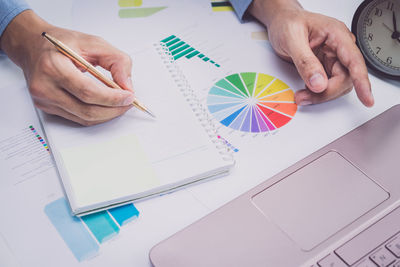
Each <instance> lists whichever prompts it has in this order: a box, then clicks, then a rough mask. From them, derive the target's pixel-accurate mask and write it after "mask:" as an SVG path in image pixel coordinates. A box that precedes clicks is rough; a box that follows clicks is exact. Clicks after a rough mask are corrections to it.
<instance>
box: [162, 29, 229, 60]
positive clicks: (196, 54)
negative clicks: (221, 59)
mask: <svg viewBox="0 0 400 267" xmlns="http://www.w3.org/2000/svg"><path fill="white" fill-rule="evenodd" d="M160 43H162V44H163V45H164V46H165V47H166V48H167V49H168V51H169V53H170V54H171V56H172V57H173V59H174V60H175V61H176V60H179V59H181V58H186V59H193V58H199V59H202V60H203V61H204V62H207V63H208V64H212V65H214V66H215V67H217V68H219V67H221V65H220V64H218V63H216V62H215V61H214V60H211V59H210V58H209V57H207V56H205V55H204V54H203V53H201V52H200V51H198V50H197V49H196V48H194V47H192V46H191V45H190V44H188V43H187V42H185V41H184V40H182V39H181V38H179V37H177V36H176V35H170V36H168V37H165V38H164V39H162V40H161V41H160Z"/></svg>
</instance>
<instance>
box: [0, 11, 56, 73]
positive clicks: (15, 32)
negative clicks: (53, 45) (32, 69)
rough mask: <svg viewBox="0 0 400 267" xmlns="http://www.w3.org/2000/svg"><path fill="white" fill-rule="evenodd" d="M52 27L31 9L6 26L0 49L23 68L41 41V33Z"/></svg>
mask: <svg viewBox="0 0 400 267" xmlns="http://www.w3.org/2000/svg"><path fill="white" fill-rule="evenodd" d="M51 28H53V26H51V25H50V24H48V23H47V22H45V21H44V20H42V19H41V18H40V17H39V16H37V15H36V14H35V13H34V12H33V11H32V10H26V11H24V12H22V13H20V14H19V15H17V16H16V17H15V18H14V19H13V20H12V21H11V22H10V24H9V25H8V26H7V28H6V29H5V31H4V32H3V34H2V36H1V39H0V47H1V49H2V50H3V51H4V52H5V53H6V54H7V55H8V57H9V58H10V59H11V60H12V61H13V62H14V63H15V64H17V65H18V66H19V67H21V68H24V66H25V65H26V62H27V60H29V58H30V52H31V51H35V49H36V46H37V44H38V43H40V41H41V33H42V32H43V31H48V30H49V29H51Z"/></svg>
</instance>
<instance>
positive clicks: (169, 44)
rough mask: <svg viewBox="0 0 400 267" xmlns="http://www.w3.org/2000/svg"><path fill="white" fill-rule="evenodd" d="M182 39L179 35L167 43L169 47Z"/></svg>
mask: <svg viewBox="0 0 400 267" xmlns="http://www.w3.org/2000/svg"><path fill="white" fill-rule="evenodd" d="M180 40H181V39H179V38H178V37H177V38H175V39H173V40H172V41H169V42H168V43H166V45H167V46H168V47H170V46H171V45H173V44H175V43H176V42H179V41H180Z"/></svg>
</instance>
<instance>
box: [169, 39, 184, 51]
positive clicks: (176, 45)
mask: <svg viewBox="0 0 400 267" xmlns="http://www.w3.org/2000/svg"><path fill="white" fill-rule="evenodd" d="M183 44H185V42H184V41H180V42H179V43H177V44H174V45H173V46H171V47H169V48H168V49H169V51H172V50H174V49H176V48H178V47H180V46H181V45H183Z"/></svg>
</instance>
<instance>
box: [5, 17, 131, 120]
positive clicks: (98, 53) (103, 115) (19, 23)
mask: <svg viewBox="0 0 400 267" xmlns="http://www.w3.org/2000/svg"><path fill="white" fill-rule="evenodd" d="M44 31H46V32H48V33H49V34H51V35H53V36H54V37H56V38H57V39H59V40H61V41H62V42H64V43H65V44H66V45H68V46H69V47H71V48H72V49H73V50H75V51H76V52H77V53H79V54H80V55H81V56H83V57H84V58H85V59H86V60H88V61H89V62H90V63H92V64H93V65H95V66H96V65H99V66H101V67H103V68H105V69H106V70H109V71H110V72H111V75H112V77H113V79H114V81H115V82H116V83H118V84H119V85H120V86H121V87H122V88H124V89H126V90H120V89H111V88H109V87H107V86H105V85H103V84H102V83H100V82H98V81H97V80H95V79H93V78H92V77H90V76H88V75H85V74H84V73H83V72H82V71H81V70H80V69H79V68H78V67H77V66H76V65H75V64H74V63H73V62H72V61H71V60H70V59H69V58H68V57H66V56H65V55H63V54H61V53H60V52H58V50H57V49H56V48H55V47H54V46H53V45H51V44H50V43H49V42H48V41H46V40H45V39H44V38H43V37H42V36H41V33H42V32H44ZM0 44H1V49H2V50H3V51H4V52H5V53H6V54H7V55H8V56H9V58H10V59H11V60H13V61H14V62H15V63H16V64H17V65H18V66H20V67H21V68H22V70H23V71H24V75H25V79H26V81H27V84H28V86H29V90H30V93H31V96H32V99H33V102H34V104H35V105H36V107H38V108H40V109H41V110H43V111H45V112H47V113H50V114H55V115H58V116H61V117H64V118H66V119H69V120H72V121H75V122H77V123H79V124H82V125H93V124H97V123H101V122H105V121H108V120H110V119H112V118H114V117H117V116H119V115H121V114H123V113H124V112H126V111H127V110H128V109H130V108H131V107H132V105H131V103H132V102H133V100H134V94H133V88H132V82H131V79H130V76H131V69H132V64H131V60H130V58H129V56H127V55H126V54H124V53H123V52H121V51H119V50H118V49H116V48H114V47H112V46H111V45H110V44H108V43H107V42H105V41H104V40H102V39H100V38H98V37H95V36H91V35H87V34H83V33H79V32H74V31H69V30H65V29H61V28H57V27H54V26H51V25H49V24H47V23H46V22H44V21H43V20H41V19H40V18H39V17H38V16H37V15H36V14H35V13H34V12H33V11H25V12H22V13H21V14H20V15H18V16H17V17H15V18H14V20H13V21H12V22H11V23H10V24H9V25H8V27H7V29H6V30H5V32H4V33H3V35H2V38H1V40H0Z"/></svg>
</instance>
